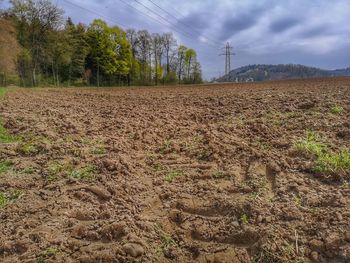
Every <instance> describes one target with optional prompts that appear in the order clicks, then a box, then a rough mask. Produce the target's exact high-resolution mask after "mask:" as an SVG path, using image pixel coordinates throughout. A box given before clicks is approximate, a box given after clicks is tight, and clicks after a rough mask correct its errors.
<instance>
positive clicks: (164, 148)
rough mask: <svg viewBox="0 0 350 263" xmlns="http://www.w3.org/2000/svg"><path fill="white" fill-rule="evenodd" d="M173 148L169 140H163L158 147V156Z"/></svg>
mask: <svg viewBox="0 0 350 263" xmlns="http://www.w3.org/2000/svg"><path fill="white" fill-rule="evenodd" d="M172 148H173V142H172V141H171V140H165V141H164V142H163V144H162V145H161V146H160V147H159V149H158V151H159V153H160V154H166V153H168V152H169V151H171V149H172Z"/></svg>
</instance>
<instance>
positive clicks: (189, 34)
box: [134, 0, 209, 44]
mask: <svg viewBox="0 0 350 263" xmlns="http://www.w3.org/2000/svg"><path fill="white" fill-rule="evenodd" d="M134 1H135V2H136V3H138V4H139V5H141V6H143V7H144V8H146V9H147V10H148V11H150V12H151V13H153V14H155V15H156V16H158V17H160V18H161V19H162V20H164V21H165V22H166V23H168V24H170V25H171V27H172V28H173V29H174V28H176V29H177V32H179V30H180V29H178V28H177V26H176V25H175V24H174V23H172V22H170V21H169V20H168V19H167V18H165V17H164V16H162V15H160V14H158V13H157V12H156V11H154V10H152V9H151V8H149V7H148V6H146V5H145V4H143V3H142V2H140V1H139V0H134ZM179 33H180V34H185V35H187V36H188V37H190V38H192V39H194V40H196V41H197V40H198V38H197V36H195V35H192V34H191V33H189V32H187V31H185V30H181V32H179ZM208 44H209V43H208Z"/></svg>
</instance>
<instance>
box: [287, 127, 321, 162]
mask: <svg viewBox="0 0 350 263" xmlns="http://www.w3.org/2000/svg"><path fill="white" fill-rule="evenodd" d="M294 147H295V148H296V149H297V150H299V151H303V152H307V153H311V154H314V155H316V156H321V155H323V154H324V153H325V152H327V145H325V144H323V143H320V142H319V136H318V135H317V134H316V133H315V132H313V131H307V133H306V138H305V139H301V140H298V141H296V142H295V143H294Z"/></svg>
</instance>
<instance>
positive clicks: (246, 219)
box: [240, 214, 249, 225]
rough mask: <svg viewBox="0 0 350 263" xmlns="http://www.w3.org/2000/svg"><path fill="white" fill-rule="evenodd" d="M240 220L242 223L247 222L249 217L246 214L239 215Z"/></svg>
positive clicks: (245, 223)
mask: <svg viewBox="0 0 350 263" xmlns="http://www.w3.org/2000/svg"><path fill="white" fill-rule="evenodd" d="M240 221H241V223H242V224H243V225H247V224H249V217H248V216H247V215H246V214H243V215H241V218H240Z"/></svg>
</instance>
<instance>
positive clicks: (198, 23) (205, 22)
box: [177, 13, 210, 31]
mask: <svg viewBox="0 0 350 263" xmlns="http://www.w3.org/2000/svg"><path fill="white" fill-rule="evenodd" d="M208 17H210V14H207V13H192V14H191V15H188V16H186V17H185V18H182V19H180V20H179V21H180V22H178V23H177V24H178V26H180V27H184V24H185V25H188V26H190V27H192V28H195V29H196V30H198V31H202V30H204V29H205V28H207V27H208V26H209V23H210V20H209V19H208ZM185 28H186V27H185Z"/></svg>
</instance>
